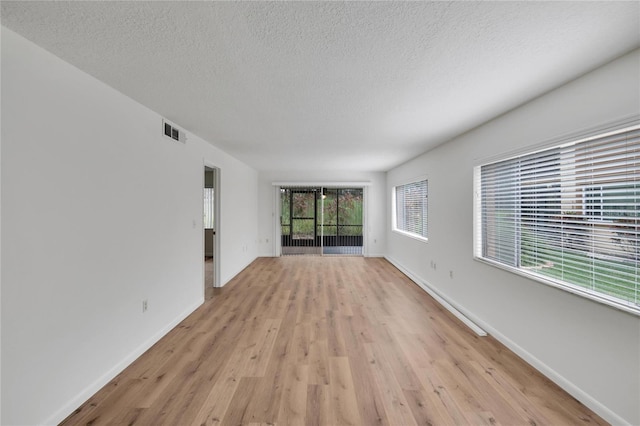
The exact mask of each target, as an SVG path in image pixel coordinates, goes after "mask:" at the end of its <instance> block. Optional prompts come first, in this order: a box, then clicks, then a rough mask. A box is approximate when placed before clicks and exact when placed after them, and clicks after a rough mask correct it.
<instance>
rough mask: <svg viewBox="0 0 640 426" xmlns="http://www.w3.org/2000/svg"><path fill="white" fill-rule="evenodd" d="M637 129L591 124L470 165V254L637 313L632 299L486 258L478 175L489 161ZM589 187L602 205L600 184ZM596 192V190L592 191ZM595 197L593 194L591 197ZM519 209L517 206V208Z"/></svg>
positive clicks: (639, 124) (638, 308)
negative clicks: (575, 132)
mask: <svg viewBox="0 0 640 426" xmlns="http://www.w3.org/2000/svg"><path fill="white" fill-rule="evenodd" d="M639 129H640V122H639V121H638V120H637V119H634V120H633V121H630V122H625V123H622V124H618V125H617V126H609V127H608V128H602V127H601V128H599V129H598V128H594V129H591V130H589V132H588V133H587V134H586V135H585V133H582V134H581V135H575V136H573V137H565V138H563V139H556V140H555V141H551V142H546V143H544V144H538V145H537V146H533V147H529V148H528V149H524V150H520V151H518V152H515V153H514V152H512V153H510V154H507V155H502V156H496V157H493V158H490V159H485V160H484V161H483V162H482V163H480V164H478V163H477V165H476V166H475V167H474V170H473V189H474V195H473V196H474V200H473V202H474V206H473V234H474V235H473V258H474V260H476V261H479V262H482V263H485V264H488V265H491V266H493V267H496V268H499V269H503V270H505V271H508V272H511V273H514V274H516V275H520V276H522V277H525V278H528V279H531V280H534V281H537V282H540V283H543V284H545V285H549V286H552V287H555V288H558V289H561V290H564V291H566V292H569V293H572V294H576V295H579V296H581V297H585V298H587V299H590V300H594V301H596V302H599V303H602V304H605V305H608V306H611V307H614V308H616V309H619V310H622V311H624V312H628V313H631V314H634V315H637V316H640V304H634V303H633V301H625V300H624V299H621V298H617V297H615V296H610V295H608V294H606V293H601V292H599V291H596V290H592V289H589V288H585V287H582V286H580V285H578V284H573V283H571V282H567V281H564V280H561V279H556V278H553V277H550V276H548V275H543V274H540V273H537V272H535V271H534V270H527V269H523V267H522V265H520V264H517V265H516V266H511V265H509V264H506V263H502V262H501V261H499V260H493V259H490V258H487V257H485V256H484V255H483V243H484V240H483V231H484V228H483V214H482V208H483V205H482V203H483V200H482V188H481V186H482V179H481V176H482V174H481V172H482V167H483V166H487V165H492V164H496V163H500V162H503V161H509V160H513V159H516V158H519V157H520V158H522V157H525V156H528V155H535V154H542V153H544V152H547V151H549V150H551V149H553V148H564V147H565V146H567V145H576V144H579V143H583V142H588V141H590V140H597V139H601V138H605V137H607V136H608V135H614V134H617V133H625V132H631V131H637V130H639ZM592 186H593V187H598V186H599V187H600V188H599V189H600V204H599V205H600V207H601V208H602V199H601V198H602V191H603V189H602V185H592ZM596 192H597V191H596ZM595 198H596V199H597V198H598V197H597V196H596V197H595ZM519 202H520V203H521V202H522V198H519ZM588 210H589V209H588V207H587V206H586V197H585V204H584V206H583V211H582V213H583V215H584V216H585V217H588V214H587V211H588ZM519 211H520V210H519ZM588 221H589V222H599V223H603V222H604V223H605V224H606V222H611V221H608V220H606V219H603V218H602V216H600V217H597V216H593V217H589V218H588ZM520 243H521V241H516V242H515V244H516V246H517V245H519V244H520Z"/></svg>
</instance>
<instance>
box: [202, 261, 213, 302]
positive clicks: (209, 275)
mask: <svg viewBox="0 0 640 426" xmlns="http://www.w3.org/2000/svg"><path fill="white" fill-rule="evenodd" d="M214 293H215V291H214V288H213V257H205V258H204V300H209V299H211V298H212V297H213V295H214Z"/></svg>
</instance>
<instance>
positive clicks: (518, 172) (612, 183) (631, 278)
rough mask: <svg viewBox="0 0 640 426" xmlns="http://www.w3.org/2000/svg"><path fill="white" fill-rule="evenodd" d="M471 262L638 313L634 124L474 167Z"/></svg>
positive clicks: (638, 132)
mask: <svg viewBox="0 0 640 426" xmlns="http://www.w3.org/2000/svg"><path fill="white" fill-rule="evenodd" d="M475 191H476V200H475V203H476V204H475V208H476V215H475V226H476V236H475V240H476V241H475V248H474V250H475V255H476V257H477V258H480V259H483V260H486V261H489V262H491V263H494V264H497V265H499V266H502V267H505V268H508V269H511V270H514V271H517V272H518V273H521V274H525V275H527V276H531V277H534V278H536V279H539V280H541V281H543V282H546V283H549V284H552V285H555V286H558V287H561V288H564V289H567V290H570V291H572V292H574V293H577V294H582V295H585V296H587V297H590V298H593V299H596V300H599V301H603V302H605V303H608V304H612V305H614V306H617V307H619V308H622V309H624V310H627V311H630V312H634V313H637V314H640V278H639V275H640V266H639V264H640V126H634V127H630V128H625V129H622V130H618V131H615V132H609V133H607V134H602V135H598V136H594V137H590V138H587V139H581V140H579V141H575V142H570V143H565V144H562V145H561V146H557V147H553V148H548V149H545V150H542V151H538V152H534V153H530V154H526V155H521V156H518V157H515V158H509V159H506V160H503V161H498V162H494V163H491V164H485V165H483V166H479V167H477V168H476V170H475Z"/></svg>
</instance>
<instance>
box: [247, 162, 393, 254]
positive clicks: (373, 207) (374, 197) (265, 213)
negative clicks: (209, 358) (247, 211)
mask: <svg viewBox="0 0 640 426" xmlns="http://www.w3.org/2000/svg"><path fill="white" fill-rule="evenodd" d="M385 181H386V176H385V173H381V172H358V171H331V172H326V171H288V172H287V171H269V172H260V173H259V182H258V186H259V200H258V205H259V206H260V208H259V217H258V246H259V255H260V256H274V255H275V251H274V247H275V246H274V244H273V236H274V227H275V219H274V217H275V216H274V215H275V211H276V206H275V196H274V186H273V183H274V182H294V183H305V182H312V183H314V184H315V183H324V182H333V183H335V182H369V183H370V185H369V186H368V187H367V189H366V194H367V195H366V200H365V203H366V210H367V213H366V221H367V222H366V225H365V226H366V230H365V231H366V232H367V233H368V235H367V237H368V239H367V242H368V245H367V247H366V248H365V249H366V253H365V255H366V256H383V255H384V253H385V247H386V232H385V227H386V204H385V203H386V195H385V190H386V189H385ZM267 240H268V241H267Z"/></svg>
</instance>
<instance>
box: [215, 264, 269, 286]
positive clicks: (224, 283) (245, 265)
mask: <svg viewBox="0 0 640 426" xmlns="http://www.w3.org/2000/svg"><path fill="white" fill-rule="evenodd" d="M258 257H260V256H256V257H254V258H253V259H251V260H250V261H248V262H246V263H245V264H244V266H241V267H240V268H238V270H237V271H236V272H235V273H232V274H231V275H230V276H229V278H228V279H226V280H223V281H222V282H221V283H220V287H224V286H225V285H227V283H228V282H229V281H231V280H232V279H234V278H235V277H236V276H237V275H238V274H239V273H240V272H242V271H244V270H245V269H247V267H248V266H249V265H251V264H252V263H253V262H255V261H256V259H258Z"/></svg>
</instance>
